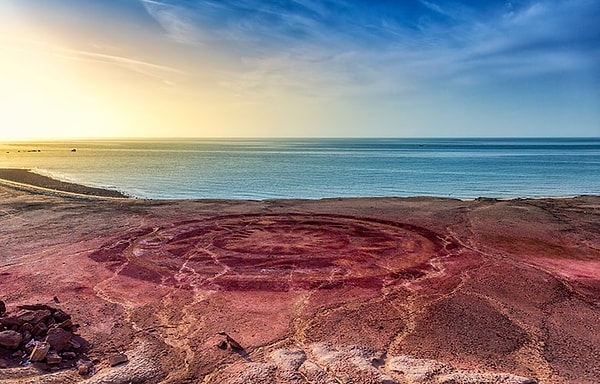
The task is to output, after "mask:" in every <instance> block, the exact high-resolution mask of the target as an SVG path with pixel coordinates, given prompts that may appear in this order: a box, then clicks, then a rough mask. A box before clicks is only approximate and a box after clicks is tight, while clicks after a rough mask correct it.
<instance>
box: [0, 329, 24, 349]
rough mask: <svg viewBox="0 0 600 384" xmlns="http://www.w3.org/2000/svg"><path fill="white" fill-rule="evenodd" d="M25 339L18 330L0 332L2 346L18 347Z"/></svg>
mask: <svg viewBox="0 0 600 384" xmlns="http://www.w3.org/2000/svg"><path fill="white" fill-rule="evenodd" d="M21 341H23V336H21V334H20V333H19V332H17V331H12V330H10V331H2V332H0V346H2V347H5V348H8V349H17V348H19V345H20V344H21Z"/></svg>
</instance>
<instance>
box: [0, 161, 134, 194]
mask: <svg viewBox="0 0 600 384" xmlns="http://www.w3.org/2000/svg"><path fill="white" fill-rule="evenodd" d="M0 182H3V183H4V184H5V185H6V184H8V185H10V186H12V187H13V188H15V187H16V188H21V189H24V190H28V191H30V192H34V193H36V192H37V193H46V194H56V193H63V194H64V193H66V194H74V195H86V196H98V197H127V196H125V195H124V194H122V193H121V192H119V191H113V190H109V189H102V188H94V187H88V186H85V185H80V184H74V183H67V182H64V181H60V180H56V179H52V178H50V177H47V176H43V175H39V174H37V173H33V172H31V171H30V170H28V169H10V168H0Z"/></svg>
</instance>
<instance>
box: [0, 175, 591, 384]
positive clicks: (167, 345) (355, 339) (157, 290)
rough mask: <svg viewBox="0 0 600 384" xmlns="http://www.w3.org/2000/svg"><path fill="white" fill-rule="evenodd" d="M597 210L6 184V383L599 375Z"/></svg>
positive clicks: (2, 209) (1, 192)
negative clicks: (45, 346) (130, 195)
mask: <svg viewBox="0 0 600 384" xmlns="http://www.w3.org/2000/svg"><path fill="white" fill-rule="evenodd" d="M0 178H3V179H8V180H9V181H11V182H17V183H25V184H26V183H30V184H33V185H35V186H38V187H43V188H48V189H52V188H56V189H59V190H63V191H67V192H70V193H76V194H89V195H96V196H112V197H119V196H113V195H108V193H109V192H106V193H105V192H102V191H99V190H97V189H89V188H87V187H81V186H73V185H70V184H69V185H67V184H65V183H60V182H56V181H49V180H48V179H46V178H43V177H41V176H39V175H33V174H30V173H27V172H24V171H14V170H1V171H0ZM57 183H58V184H57ZM34 192H35V193H34ZM110 193H113V192H112V191H110ZM598 223H600V197H597V196H582V197H575V198H564V199H515V200H495V199H476V200H473V201H461V200H454V199H440V198H356V199H324V200H265V201H243V200H179V201H167V200H142V199H126V198H120V199H108V198H106V199H104V198H93V199H80V198H74V197H73V196H69V195H64V194H61V193H51V194H48V193H39V190H36V189H35V188H31V189H27V188H22V186H19V185H13V184H10V183H5V184H0V244H1V247H0V279H1V288H0V289H1V290H0V300H2V301H3V302H4V303H5V306H6V309H5V313H4V311H1V310H0V324H2V325H0V367H4V368H0V383H3V384H4V383H6V384H8V383H44V384H46V383H78V382H82V383H387V384H391V383H521V384H525V383H573V384H574V383H578V384H582V383H588V384H592V383H598V382H599V381H600V367H599V366H598V361H600V335H599V333H598V331H597V330H598V324H600V299H599V298H600V227H599V226H598ZM34 304H35V305H38V306H33V307H32V305H34ZM39 305H41V306H39ZM0 309H1V308H0ZM44 311H45V312H44ZM62 313H64V314H68V316H69V317H70V318H69V319H68V321H67V322H66V323H65V321H66V320H64V319H63V321H62V322H60V321H59V320H57V319H59V317H61V316H62V317H63V318H66V317H65V316H63V315H62ZM36 321H37V323H35V322H36ZM26 323H27V324H29V325H28V326H27V325H25V324H26ZM33 323H35V324H33ZM40 323H48V324H45V325H43V326H42V325H41V324H40ZM36 327H37V328H36ZM25 328H27V330H26V329H25ZM44 328H45V330H43V329H44ZM58 328H60V329H61V330H62V331H56V329H58ZM35 329H38V330H39V329H42V330H41V331H39V334H38V335H40V336H35V335H34V334H33V333H35V332H34V331H33V330H35ZM27 332H29V334H28V333H27ZM50 333H52V335H53V336H55V334H57V333H60V335H61V337H63V339H64V340H63V341H65V340H67V341H65V342H64V343H62V344H61V343H58V342H57V341H56V340H49V342H50V341H51V342H53V343H50V344H51V345H52V346H51V348H50V351H49V352H48V354H49V355H48V356H51V357H52V358H53V359H55V360H56V361H58V360H60V362H58V363H57V362H55V360H49V358H48V357H46V358H45V359H41V360H40V361H38V362H31V354H32V353H33V348H35V347H34V346H33V345H30V346H27V345H26V341H25V340H26V338H27V337H28V336H30V337H31V339H30V340H34V342H33V343H32V344H36V345H37V344H39V343H41V342H42V338H44V337H45V338H46V339H48V338H51V337H50V336H49V335H50ZM3 334H4V338H3ZM9 334H10V335H13V336H14V338H19V337H20V338H21V339H19V342H18V343H13V344H10V342H11V341H12V340H8V339H10V337H9ZM17 334H19V335H20V336H17ZM44 335H47V336H44ZM36 337H37V339H36ZM38 339H39V340H40V341H39V342H38V341H36V340H38ZM3 340H4V341H3ZM7 340H8V341H7ZM71 340H73V341H75V342H72V341H71ZM59 341H60V340H59ZM2 343H4V344H2ZM15 344H16V345H15ZM59 344H60V345H59ZM36 353H39V351H38V352H36ZM55 355H56V357H55ZM83 363H85V364H88V366H87V368H86V369H80V368H81V366H82V365H81V364H83Z"/></svg>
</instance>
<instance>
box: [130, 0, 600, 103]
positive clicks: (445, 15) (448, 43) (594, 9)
mask: <svg viewBox="0 0 600 384" xmlns="http://www.w3.org/2000/svg"><path fill="white" fill-rule="evenodd" d="M140 1H141V2H142V3H143V4H144V6H145V8H146V10H147V11H148V14H149V15H151V16H152V17H153V18H154V19H156V21H157V22H158V23H159V24H160V25H161V26H162V28H163V29H164V30H165V31H166V33H167V34H168V36H170V37H171V38H172V39H174V40H175V41H177V42H179V43H183V44H186V45H189V46H191V47H194V46H196V47H199V46H204V48H197V49H205V48H209V49H210V50H212V51H217V52H218V51H226V52H227V53H228V54H229V55H231V56H233V57H237V60H238V62H239V65H240V66H241V72H240V73H239V74H232V75H231V76H230V77H228V78H226V79H223V80H222V81H221V83H222V84H223V85H226V86H228V87H231V88H233V89H235V90H236V91H238V92H241V91H242V90H245V91H249V90H258V89H260V88H261V87H262V88H263V89H269V88H273V87H276V86H281V87H291V88H294V89H301V88H303V87H304V88H306V90H307V92H308V89H309V88H311V87H314V86H315V84H320V85H323V84H324V83H325V84H330V85H331V89H337V90H339V89H340V88H339V87H340V86H342V85H343V84H345V88H344V89H345V90H347V89H348V88H351V89H353V90H355V91H360V89H363V90H365V91H367V92H368V91H369V90H370V89H371V90H372V89H373V88H376V89H381V88H385V86H382V84H387V87H388V88H389V90H390V91H393V90H394V89H412V88H413V86H414V87H415V88H416V87H418V84H419V82H433V81H439V82H448V83H449V84H451V83H463V84H485V83H489V82H492V83H493V82H505V81H507V80H508V81H512V80H515V79H516V80H518V81H520V79H523V78H539V77H543V76H546V75H549V74H555V73H567V74H568V73H574V72H577V71H585V70H587V71H593V70H594V69H593V68H594V66H596V68H598V67H599V66H600V53H599V48H598V44H597V42H598V41H599V40H600V32H599V31H600V27H598V26H597V20H598V18H599V17H600V3H598V2H597V1H594V0H524V1H519V2H516V1H515V2H508V3H503V4H498V3H496V2H491V3H490V2H482V3H471V2H469V3H467V2H465V1H458V0H455V1H448V2H446V1H444V2H441V1H436V0H418V1H415V2H398V3H393V4H388V5H385V4H381V3H371V2H368V3H367V2H365V3H364V4H363V3H362V2H361V1H354V2H350V1H348V2H346V1H331V0H295V1H290V2H276V1H259V0H222V1H212V0H205V1H200V0H190V1H186V2H179V1H178V2H175V1H172V0H163V1H154V0H140ZM594 42H595V43H594ZM192 49H193V48H192ZM597 71H598V69H596V72H597ZM292 79H293V80H292ZM465 79H468V81H465Z"/></svg>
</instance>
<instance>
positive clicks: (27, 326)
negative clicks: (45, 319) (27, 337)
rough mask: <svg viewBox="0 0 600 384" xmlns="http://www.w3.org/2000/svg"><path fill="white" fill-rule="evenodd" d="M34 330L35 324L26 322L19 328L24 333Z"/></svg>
mask: <svg viewBox="0 0 600 384" xmlns="http://www.w3.org/2000/svg"><path fill="white" fill-rule="evenodd" d="M31 331H33V325H31V323H25V324H23V325H21V328H20V329H19V332H21V333H24V332H31Z"/></svg>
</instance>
